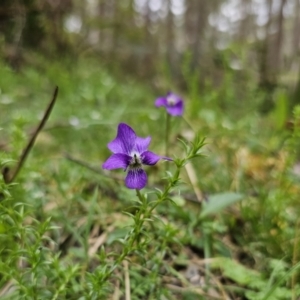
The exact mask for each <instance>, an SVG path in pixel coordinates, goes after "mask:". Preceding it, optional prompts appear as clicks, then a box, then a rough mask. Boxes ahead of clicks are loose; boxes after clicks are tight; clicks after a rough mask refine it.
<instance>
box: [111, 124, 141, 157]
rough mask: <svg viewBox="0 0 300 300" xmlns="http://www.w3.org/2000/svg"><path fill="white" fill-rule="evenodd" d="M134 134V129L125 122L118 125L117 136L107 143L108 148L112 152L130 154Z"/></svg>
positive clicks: (133, 143) (133, 142) (134, 137)
mask: <svg viewBox="0 0 300 300" xmlns="http://www.w3.org/2000/svg"><path fill="white" fill-rule="evenodd" d="M135 139H136V134H135V132H134V130H133V129H132V128H131V127H130V126H128V125H127V124H125V123H120V124H119V126H118V133H117V137H116V138H115V139H114V140H113V141H111V142H110V143H108V145H107V147H108V149H109V150H110V151H111V152H113V153H125V154H130V152H131V151H132V150H133V148H134V145H135Z"/></svg>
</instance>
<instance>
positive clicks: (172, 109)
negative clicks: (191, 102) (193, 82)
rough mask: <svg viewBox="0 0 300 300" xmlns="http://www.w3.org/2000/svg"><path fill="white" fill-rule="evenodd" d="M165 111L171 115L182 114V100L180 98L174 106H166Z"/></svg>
mask: <svg viewBox="0 0 300 300" xmlns="http://www.w3.org/2000/svg"><path fill="white" fill-rule="evenodd" d="M167 112H168V113H169V114H170V115H172V116H182V114H183V101H182V100H180V101H179V102H178V103H177V104H175V105H174V106H168V107H167Z"/></svg>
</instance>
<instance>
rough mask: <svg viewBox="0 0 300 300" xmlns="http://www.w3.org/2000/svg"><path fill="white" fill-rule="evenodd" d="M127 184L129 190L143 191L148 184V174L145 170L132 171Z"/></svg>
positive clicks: (128, 175)
mask: <svg viewBox="0 0 300 300" xmlns="http://www.w3.org/2000/svg"><path fill="white" fill-rule="evenodd" d="M125 184H126V186H127V187H128V188H129V189H138V190H140V189H142V188H143V187H145V185H146V184H147V174H146V172H145V171H144V170H143V169H132V170H129V171H128V174H127V176H126V178H125Z"/></svg>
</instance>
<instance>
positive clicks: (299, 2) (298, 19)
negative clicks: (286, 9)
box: [292, 0, 300, 55]
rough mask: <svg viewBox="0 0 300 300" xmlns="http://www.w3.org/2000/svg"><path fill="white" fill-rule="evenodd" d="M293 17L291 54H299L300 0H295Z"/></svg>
mask: <svg viewBox="0 0 300 300" xmlns="http://www.w3.org/2000/svg"><path fill="white" fill-rule="evenodd" d="M295 2H296V3H295V14H296V16H295V19H294V26H293V45H292V46H293V54H294V55H297V54H299V44H300V0H295Z"/></svg>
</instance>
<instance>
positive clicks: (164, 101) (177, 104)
mask: <svg viewBox="0 0 300 300" xmlns="http://www.w3.org/2000/svg"><path fill="white" fill-rule="evenodd" d="M155 106H156V107H160V106H164V107H165V108H166V110H167V112H168V113H169V114H170V115H172V116H182V114H183V110H184V107H183V100H182V99H181V98H180V97H179V96H178V95H176V94H174V93H172V92H169V93H168V94H167V95H166V96H165V97H159V98H157V99H156V100H155Z"/></svg>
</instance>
